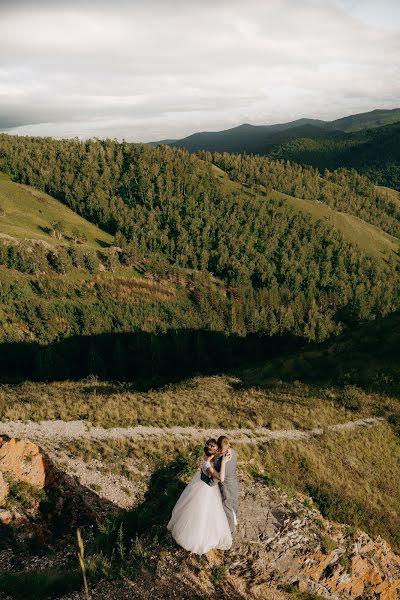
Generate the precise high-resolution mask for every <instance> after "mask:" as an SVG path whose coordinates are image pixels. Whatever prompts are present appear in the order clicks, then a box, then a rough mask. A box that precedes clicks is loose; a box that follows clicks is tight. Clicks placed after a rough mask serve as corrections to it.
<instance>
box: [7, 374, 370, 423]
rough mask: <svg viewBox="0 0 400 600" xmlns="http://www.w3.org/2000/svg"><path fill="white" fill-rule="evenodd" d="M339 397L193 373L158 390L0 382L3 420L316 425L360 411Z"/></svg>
mask: <svg viewBox="0 0 400 600" xmlns="http://www.w3.org/2000/svg"><path fill="white" fill-rule="evenodd" d="M361 404H362V405H365V406H368V407H369V408H368V410H362V411H361V412H358V413H354V412H351V411H349V410H346V409H345V408H343V407H342V406H340V403H339V402H338V393H337V392H335V391H332V390H327V389H324V388H317V387H312V386H307V385H304V384H300V383H294V384H288V385H284V384H270V385H269V387H267V386H266V387H265V388H262V389H261V388H258V387H250V388H244V387H243V386H242V385H241V381H240V380H239V379H237V378H233V377H228V376H215V377H195V378H193V379H190V380H187V381H184V382H182V383H180V384H176V385H167V386H165V387H164V388H161V389H159V390H150V391H147V392H138V391H134V389H133V388H132V387H129V385H125V384H111V383H106V382H100V381H97V380H96V379H92V380H85V381H78V382H72V381H62V382H54V383H32V382H25V383H21V384H19V385H13V386H11V385H3V386H1V387H0V420H3V421H4V420H18V419H22V420H34V421H41V420H47V419H50V420H51V419H62V420H64V421H70V420H75V419H86V420H89V421H90V422H91V423H93V424H94V425H101V426H103V427H115V426H120V427H124V426H134V425H155V426H172V425H180V426H195V427H200V428H203V427H204V428H207V427H221V428H238V427H259V426H266V427H269V428H272V429H284V428H313V427H319V426H325V425H331V424H335V423H341V422H344V421H349V420H351V419H353V418H358V417H359V416H360V414H362V415H364V414H365V415H366V414H369V413H370V412H371V407H373V405H374V401H373V398H372V397H368V396H367V395H363V397H362V402H361Z"/></svg>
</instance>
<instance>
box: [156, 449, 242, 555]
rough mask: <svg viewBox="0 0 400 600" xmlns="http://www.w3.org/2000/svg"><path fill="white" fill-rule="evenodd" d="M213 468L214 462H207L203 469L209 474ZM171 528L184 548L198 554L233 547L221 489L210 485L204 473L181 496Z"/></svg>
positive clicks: (175, 508) (173, 515) (171, 521)
mask: <svg viewBox="0 0 400 600" xmlns="http://www.w3.org/2000/svg"><path fill="white" fill-rule="evenodd" d="M210 466H211V463H210V461H205V460H203V461H202V463H201V467H200V468H201V470H202V471H203V472H204V473H205V474H206V475H207V469H208V468H209V467H210ZM167 528H168V529H169V531H170V532H171V534H172V536H173V538H174V540H175V541H176V542H177V543H178V544H179V545H180V546H182V548H185V550H188V551H189V552H194V553H195V554H205V553H206V552H208V551H209V550H211V549H212V548H215V549H218V550H229V548H230V547H231V545H232V535H231V532H230V529H229V524H228V520H227V518H226V515H225V511H224V509H223V506H222V498H221V492H220V491H219V486H218V485H213V486H210V485H207V483H205V482H204V481H202V480H201V478H200V471H199V472H198V473H196V475H195V476H194V478H193V479H192V481H191V482H190V483H189V484H188V485H187V486H186V488H185V489H184V490H183V492H182V494H181V495H180V497H179V499H178V502H177V503H176V504H175V507H174V510H173V511H172V515H171V519H170V521H169V523H168V525H167Z"/></svg>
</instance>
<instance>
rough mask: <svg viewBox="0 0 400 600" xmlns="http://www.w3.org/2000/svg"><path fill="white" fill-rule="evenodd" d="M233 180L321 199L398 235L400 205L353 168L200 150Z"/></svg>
mask: <svg viewBox="0 0 400 600" xmlns="http://www.w3.org/2000/svg"><path fill="white" fill-rule="evenodd" d="M199 156H201V157H203V158H204V159H205V160H208V161H210V162H213V163H215V164H216V165H218V166H219V167H221V168H222V169H223V170H225V171H226V172H227V173H228V174H229V176H230V177H231V178H232V179H234V180H235V181H240V182H243V183H245V184H247V185H252V184H257V185H261V186H263V188H265V189H266V190H267V192H268V190H271V189H275V190H278V191H280V192H283V193H285V194H289V195H291V196H296V197H297V198H304V199H308V200H314V201H318V202H323V203H325V204H327V205H328V206H330V207H332V208H334V209H335V210H338V211H341V212H345V213H349V214H352V215H355V216H357V217H360V218H361V219H363V220H364V221H366V222H367V223H371V224H372V225H376V226H377V227H379V228H380V229H382V230H383V231H386V232H387V233H390V234H391V235H393V236H395V237H396V238H400V206H399V203H398V202H396V200H395V199H394V198H393V196H392V195H391V194H390V192H388V191H385V190H383V189H377V188H376V186H374V185H373V184H372V182H371V181H370V180H369V179H368V178H367V177H364V176H362V175H360V174H358V173H357V172H356V171H355V170H351V171H348V170H347V169H337V170H336V171H329V170H325V171H324V172H323V174H322V175H321V174H320V173H319V171H318V170H317V169H314V168H312V167H308V166H302V165H298V164H295V163H289V162H288V161H286V160H273V159H270V158H267V157H264V156H247V155H241V154H227V153H222V154H221V153H214V154H210V153H199Z"/></svg>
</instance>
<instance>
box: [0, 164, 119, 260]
mask: <svg viewBox="0 0 400 600" xmlns="http://www.w3.org/2000/svg"><path fill="white" fill-rule="evenodd" d="M56 224H58V228H60V229H59V230H57V229H58V228H57V225H56ZM54 225H56V228H55V230H54ZM52 231H53V235H52ZM0 235H1V236H10V237H12V238H17V239H19V240H25V239H31V240H42V241H44V242H46V243H47V244H49V245H50V246H56V245H59V244H60V243H61V244H67V243H68V242H71V241H72V242H75V241H76V242H79V245H81V246H82V247H87V248H93V249H96V248H97V249H99V248H103V247H107V246H110V245H111V244H112V242H113V237H112V236H111V235H110V234H108V233H106V232H105V231H102V230H101V229H99V228H98V227H96V226H95V225H93V224H92V223H89V222H88V221H86V220H85V219H83V218H82V217H80V216H79V215H77V214H76V213H75V212H74V211H72V210H71V209H70V208H68V207H67V206H65V205H64V204H62V203H61V202H58V201H57V200H55V199H54V198H52V197H51V196H49V195H47V194H45V193H43V192H41V191H39V190H38V189H35V188H33V187H32V186H28V185H22V184H18V183H15V182H13V181H12V180H11V179H10V177H9V176H8V175H6V174H5V173H0Z"/></svg>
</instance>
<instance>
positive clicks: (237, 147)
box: [152, 108, 400, 154]
mask: <svg viewBox="0 0 400 600" xmlns="http://www.w3.org/2000/svg"><path fill="white" fill-rule="evenodd" d="M397 121H400V108H395V109H392V110H384V109H383V110H373V111H370V112H367V113H360V114H356V115H350V116H347V117H343V118H340V119H335V120H334V121H323V120H320V119H307V118H303V119H297V120H296V121H291V122H289V123H279V124H274V125H250V124H248V123H244V124H243V125H239V126H238V127H233V128H231V129H226V130H223V131H216V132H212V131H210V132H201V133H194V134H192V135H190V136H187V137H185V138H182V139H180V140H162V141H160V142H152V143H153V144H168V145H170V146H176V147H180V148H186V150H189V151H190V152H196V151H198V150H208V151H209V152H247V153H261V154H262V153H267V152H268V151H271V150H272V148H274V147H276V146H277V145H279V144H280V143H282V142H284V141H285V139H287V138H288V137H292V138H297V137H314V136H315V137H318V136H319V135H323V134H324V133H327V132H334V131H338V132H339V131H341V132H351V131H358V130H362V129H372V128H375V127H381V126H383V125H387V124H391V123H395V122H397Z"/></svg>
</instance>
